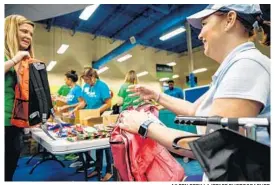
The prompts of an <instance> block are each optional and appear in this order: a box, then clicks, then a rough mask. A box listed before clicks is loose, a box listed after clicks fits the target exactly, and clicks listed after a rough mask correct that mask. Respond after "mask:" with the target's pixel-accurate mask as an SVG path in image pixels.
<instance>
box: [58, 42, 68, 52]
mask: <svg viewBox="0 0 274 185" xmlns="http://www.w3.org/2000/svg"><path fill="white" fill-rule="evenodd" d="M68 47H69V45H67V44H62V45H61V47H60V48H59V49H58V51H57V53H58V54H63V53H65V51H66V50H67V49H68Z"/></svg>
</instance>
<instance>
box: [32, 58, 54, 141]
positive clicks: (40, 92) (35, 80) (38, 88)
mask: <svg viewBox="0 0 274 185" xmlns="http://www.w3.org/2000/svg"><path fill="white" fill-rule="evenodd" d="M35 65H36V64H30V66H29V67H30V70H29V73H30V81H31V84H32V85H33V87H34V91H35V94H36V96H37V100H38V105H39V112H40V115H41V116H42V125H41V128H42V130H43V131H44V132H45V133H46V134H47V135H48V136H49V137H50V138H51V139H53V140H55V138H54V137H52V136H51V135H50V134H49V132H48V130H47V128H46V126H45V123H46V122H47V114H48V112H49V111H48V110H49V106H48V101H47V96H46V94H45V89H44V87H43V83H42V80H41V76H40V74H39V71H38V70H39V69H37V68H36V67H39V66H35ZM37 65H39V63H37Z"/></svg>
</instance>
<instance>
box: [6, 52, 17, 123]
mask: <svg viewBox="0 0 274 185" xmlns="http://www.w3.org/2000/svg"><path fill="white" fill-rule="evenodd" d="M4 61H5V62H6V61H8V59H7V57H5V58H4ZM16 82H17V78H16V72H15V70H14V68H13V67H12V68H11V69H10V70H9V71H8V72H6V73H5V126H11V124H10V119H11V115H12V109H13V103H14V94H15V92H14V89H15V84H16Z"/></svg>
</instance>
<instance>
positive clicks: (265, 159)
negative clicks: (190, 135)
mask: <svg viewBox="0 0 274 185" xmlns="http://www.w3.org/2000/svg"><path fill="white" fill-rule="evenodd" d="M189 145H190V148H191V149H192V151H193V153H194V155H195V157H196V159H197V160H198V161H199V163H200V164H201V166H202V168H203V169H204V171H205V173H206V175H207V177H208V178H209V180H210V181H270V147H268V146H266V145H264V144H261V143H258V142H256V141H254V140H252V139H249V138H247V137H244V136H242V135H240V134H238V133H236V132H234V131H232V130H228V129H219V130H217V131H215V132H212V133H210V134H208V135H205V136H203V137H201V138H199V139H197V140H195V141H192V142H190V143H189Z"/></svg>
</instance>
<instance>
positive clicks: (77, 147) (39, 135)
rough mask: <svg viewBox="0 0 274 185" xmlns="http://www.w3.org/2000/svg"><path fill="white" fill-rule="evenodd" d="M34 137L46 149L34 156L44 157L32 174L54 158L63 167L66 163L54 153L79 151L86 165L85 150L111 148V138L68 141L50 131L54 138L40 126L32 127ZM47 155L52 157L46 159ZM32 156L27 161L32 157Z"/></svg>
mask: <svg viewBox="0 0 274 185" xmlns="http://www.w3.org/2000/svg"><path fill="white" fill-rule="evenodd" d="M31 133H32V138H33V139H34V140H35V141H37V142H38V143H39V144H40V145H41V146H42V147H43V148H44V149H45V150H44V152H39V153H37V154H35V155H33V156H32V158H33V157H34V156H37V155H38V154H41V153H42V154H43V159H42V160H41V161H39V162H38V163H37V164H35V166H34V167H33V168H32V170H31V171H30V174H32V173H33V171H34V169H35V168H36V167H37V166H38V165H40V164H41V163H44V162H45V161H48V160H54V161H57V162H59V163H60V164H61V165H62V166H63V167H65V165H64V164H63V163H62V162H61V161H59V160H58V159H57V158H56V157H55V156H54V155H60V154H61V155H62V154H70V153H79V154H80V159H81V160H82V162H83V165H84V166H85V167H86V162H85V160H84V158H83V155H84V152H86V151H90V150H94V149H104V148H109V147H110V144H109V138H102V139H93V140H83V141H75V142H71V141H67V139H66V138H59V137H56V133H54V132H52V131H49V133H50V134H51V135H52V136H53V137H54V138H55V139H56V140H53V139H51V138H50V137H49V136H47V135H46V134H45V132H44V131H43V130H42V129H40V128H32V129H31ZM45 155H49V156H51V158H47V159H45ZM32 158H30V159H29V160H28V162H27V163H29V162H30V160H31V159H32ZM87 179H88V178H87V169H86V168H85V180H87Z"/></svg>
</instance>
